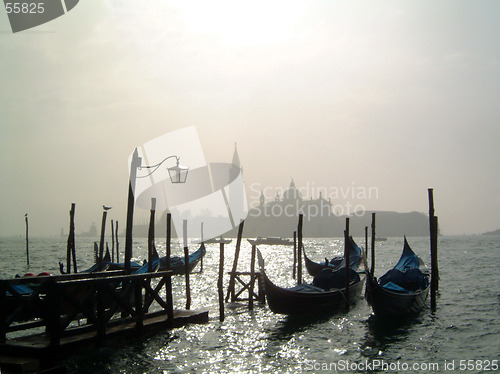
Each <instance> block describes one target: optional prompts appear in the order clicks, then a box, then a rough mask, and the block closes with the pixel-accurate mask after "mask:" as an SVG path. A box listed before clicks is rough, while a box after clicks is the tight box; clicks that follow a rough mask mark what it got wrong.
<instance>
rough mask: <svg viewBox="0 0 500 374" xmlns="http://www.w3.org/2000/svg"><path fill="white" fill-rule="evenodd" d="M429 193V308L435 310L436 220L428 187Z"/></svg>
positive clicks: (436, 280) (432, 192)
mask: <svg viewBox="0 0 500 374" xmlns="http://www.w3.org/2000/svg"><path fill="white" fill-rule="evenodd" d="M428 194H429V228H430V246H431V309H432V311H434V310H436V293H437V291H438V289H439V281H438V280H439V272H438V248H437V245H438V228H437V224H438V220H437V217H436V216H435V215H434V191H433V189H432V188H429V189H428Z"/></svg>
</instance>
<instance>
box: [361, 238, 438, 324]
mask: <svg viewBox="0 0 500 374" xmlns="http://www.w3.org/2000/svg"><path fill="white" fill-rule="evenodd" d="M422 265H424V264H423V261H422V260H421V259H420V258H419V257H418V256H417V255H416V254H415V253H414V252H413V250H412V249H411V248H410V245H409V244H408V241H407V240H406V237H405V238H404V248H403V253H402V254H401V258H400V259H399V261H398V263H397V264H396V266H394V267H393V268H392V269H391V270H389V271H388V272H387V273H385V274H384V275H383V276H381V277H380V279H379V280H378V281H377V279H376V278H375V277H374V276H373V274H371V272H370V271H368V270H367V281H366V294H365V296H366V300H367V301H368V304H370V305H371V307H372V309H373V312H374V314H375V315H376V316H380V317H385V318H391V319H394V318H404V317H407V316H411V315H414V314H417V313H418V312H419V311H420V310H422V309H423V308H424V306H425V302H426V300H427V296H428V294H429V273H428V270H427V269H425V268H424V271H422V270H421V269H420V267H421V266H422ZM424 266H425V265H424Z"/></svg>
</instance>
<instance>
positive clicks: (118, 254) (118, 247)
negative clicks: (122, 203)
mask: <svg viewBox="0 0 500 374" xmlns="http://www.w3.org/2000/svg"><path fill="white" fill-rule="evenodd" d="M115 241H116V262H118V263H119V262H120V243H119V242H118V221H116V230H115Z"/></svg>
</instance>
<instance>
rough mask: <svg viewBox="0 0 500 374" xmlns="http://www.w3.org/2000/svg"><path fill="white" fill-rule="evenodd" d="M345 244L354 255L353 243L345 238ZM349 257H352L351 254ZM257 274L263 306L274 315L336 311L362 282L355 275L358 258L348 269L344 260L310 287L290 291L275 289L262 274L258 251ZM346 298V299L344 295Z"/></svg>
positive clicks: (352, 298) (351, 299)
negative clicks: (347, 282) (263, 299)
mask: <svg viewBox="0 0 500 374" xmlns="http://www.w3.org/2000/svg"><path fill="white" fill-rule="evenodd" d="M347 245H348V246H349V247H350V248H349V250H351V253H353V251H354V253H361V250H359V252H357V250H356V249H355V247H357V245H356V243H354V241H353V240H352V237H349V239H348V242H347ZM351 248H353V249H351ZM351 257H356V256H355V255H353V256H351ZM258 258H259V266H260V274H261V277H262V281H263V284H264V290H265V294H266V299H267V303H268V305H269V308H270V309H271V311H273V312H274V313H278V314H289V315H290V314H301V315H304V314H319V313H329V312H332V311H335V310H338V309H339V308H340V307H342V306H343V305H346V303H348V304H352V303H353V302H354V301H355V299H356V298H357V297H358V296H359V295H360V293H361V289H362V288H363V284H364V281H365V277H364V275H363V274H358V272H357V270H358V267H359V263H360V256H357V259H356V258H351V261H350V264H351V266H349V267H347V269H346V266H345V261H343V264H340V266H339V268H338V269H328V268H327V269H324V270H323V271H322V272H320V274H318V275H317V276H316V277H315V278H314V280H313V283H312V284H301V285H297V286H295V287H291V288H282V287H279V286H276V285H275V284H274V283H273V282H272V281H271V280H270V279H269V278H268V276H267V274H266V272H265V266H264V265H265V264H264V259H263V258H262V254H261V253H260V251H258ZM346 271H348V272H349V273H348V274H349V279H350V281H349V292H348V293H347V292H346V288H345V280H346ZM347 295H348V296H347Z"/></svg>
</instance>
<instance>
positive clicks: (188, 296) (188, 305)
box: [182, 220, 191, 310]
mask: <svg viewBox="0 0 500 374" xmlns="http://www.w3.org/2000/svg"><path fill="white" fill-rule="evenodd" d="M182 227H183V236H184V271H185V273H186V274H185V278H186V310H189V309H190V308H191V287H190V285H189V249H188V242H187V220H183V221H182Z"/></svg>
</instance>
